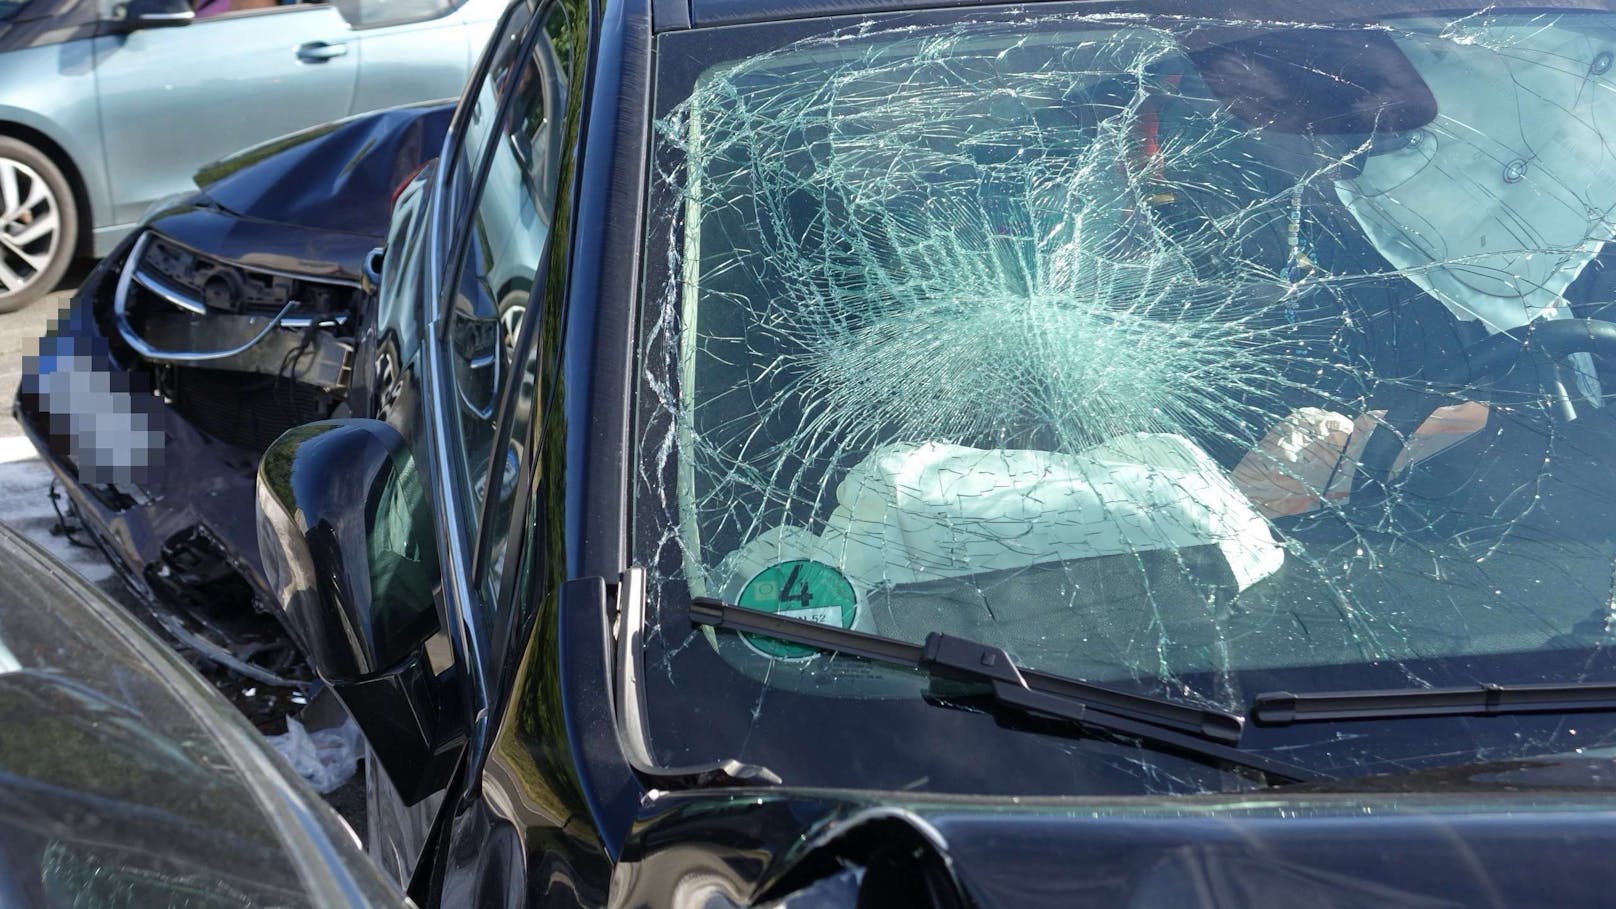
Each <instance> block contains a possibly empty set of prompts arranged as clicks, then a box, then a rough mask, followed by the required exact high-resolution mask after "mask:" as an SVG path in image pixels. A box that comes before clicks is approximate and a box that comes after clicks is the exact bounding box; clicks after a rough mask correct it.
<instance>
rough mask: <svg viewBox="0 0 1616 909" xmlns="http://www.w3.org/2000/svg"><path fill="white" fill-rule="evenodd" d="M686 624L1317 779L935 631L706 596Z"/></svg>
mask: <svg viewBox="0 0 1616 909" xmlns="http://www.w3.org/2000/svg"><path fill="white" fill-rule="evenodd" d="M690 619H691V621H692V622H695V623H696V624H698V625H710V626H712V627H714V628H722V629H724V630H727V631H736V632H745V633H747V634H759V635H764V636H767V637H771V638H776V639H779V640H782V641H789V642H791V643H794V644H804V645H807V646H809V647H815V648H818V649H820V650H826V651H831V652H834V653H840V654H845V655H847V656H854V657H860V658H863V659H867V660H874V661H876V662H880V663H888V664H891V665H897V666H905V667H913V668H916V669H919V670H921V671H923V672H925V673H927V674H928V675H929V676H931V677H933V678H940V679H949V680H953V681H960V682H974V683H981V684H985V685H987V686H988V688H989V690H990V691H991V693H992V697H993V703H994V705H995V706H997V707H999V708H1001V709H1008V710H1011V711H1013V712H1015V713H1018V714H1020V715H1023V716H1027V717H1031V718H1038V719H1051V720H1060V721H1065V722H1068V723H1073V724H1077V725H1079V726H1086V727H1090V728H1092V729H1101V730H1105V731H1106V732H1110V733H1114V734H1117V735H1122V736H1127V737H1131V738H1135V739H1139V740H1141V741H1146V742H1150V743H1152V744H1154V745H1156V746H1159V747H1162V748H1165V749H1166V750H1170V751H1174V752H1177V753H1180V754H1183V755H1185V756H1187V757H1191V758H1194V759H1197V760H1199V761H1201V762H1203V763H1208V764H1213V765H1217V766H1229V767H1234V768H1240V769H1245V770H1251V771H1256V772H1257V773H1260V774H1262V775H1263V776H1264V777H1265V778H1267V780H1268V781H1269V782H1287V783H1290V782H1301V781H1304V780H1315V779H1320V778H1321V777H1320V775H1319V774H1316V773H1313V772H1312V771H1309V770H1306V769H1304V768H1301V767H1297V766H1295V765H1293V764H1288V763H1286V762H1284V761H1277V760H1273V759H1270V758H1266V757H1263V756H1261V755H1256V754H1252V753H1250V752H1246V751H1241V750H1240V749H1239V748H1237V747H1234V746H1235V745H1236V744H1237V743H1238V742H1239V741H1240V734H1241V732H1242V730H1243V729H1244V726H1245V718H1244V717H1241V716H1239V715H1238V714H1233V713H1226V712H1223V711H1218V710H1209V709H1204V708H1199V707H1190V706H1187V705H1184V704H1178V703H1175V702H1173V701H1169V700H1165V699H1161V698H1152V697H1147V696H1144V695H1138V694H1130V693H1128V692H1125V691H1117V690H1116V689H1113V688H1107V687H1105V686H1102V685H1096V684H1094V683H1092V682H1084V681H1080V680H1077V679H1070V678H1066V677H1064V676H1060V675H1054V674H1052V673H1047V672H1039V671H1036V670H1030V669H1022V668H1020V667H1018V666H1017V665H1016V664H1015V661H1014V660H1012V659H1011V658H1010V655H1009V654H1008V653H1006V652H1005V651H1004V650H1003V649H1002V648H999V647H994V646H992V645H991V644H982V643H979V642H976V641H971V640H968V639H965V638H960V637H955V636H953V635H949V634H943V633H941V632H936V631H934V632H932V633H931V634H928V635H927V636H926V643H925V644H911V643H909V642H908V641H900V640H897V639H895V638H887V637H882V636H880V635H875V634H866V633H864V632H861V631H852V630H850V629H846V628H838V627H836V626H834V625H821V624H820V623H818V622H811V621H807V620H805V619H796V618H792V617H790V616H783V615H777V614H775V613H769V612H760V611H758V610H755V609H747V608H746V607H744V606H737V605H735V604H734V603H728V602H725V601H723V600H717V599H713V598H711V597H696V598H694V599H693V600H692V601H691V605H690Z"/></svg>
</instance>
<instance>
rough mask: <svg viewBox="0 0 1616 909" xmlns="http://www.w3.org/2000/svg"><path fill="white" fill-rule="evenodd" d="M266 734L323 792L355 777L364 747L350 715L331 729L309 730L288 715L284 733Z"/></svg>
mask: <svg viewBox="0 0 1616 909" xmlns="http://www.w3.org/2000/svg"><path fill="white" fill-rule="evenodd" d="M265 738H266V739H268V740H269V744H270V745H271V746H273V747H274V749H275V750H276V751H278V752H280V755H281V757H283V758H285V759H286V762H287V763H288V764H291V765H292V769H293V770H295V771H297V775H298V776H301V777H302V778H303V779H305V780H307V781H308V783H309V785H310V786H313V787H314V791H316V792H318V793H320V794H321V795H325V794H328V793H331V792H335V791H336V790H338V789H340V788H342V786H343V784H345V783H347V782H348V781H349V780H350V779H353V775H354V770H355V769H356V768H357V767H358V764H359V758H360V755H361V753H362V750H363V748H364V744H363V742H362V741H361V739H360V736H359V727H358V725H356V724H355V723H354V721H353V720H351V719H349V720H345V721H344V722H343V723H342V725H340V726H336V727H333V728H331V729H316V730H315V731H313V732H309V731H308V730H306V729H304V728H303V724H302V723H299V722H298V721H297V720H296V719H293V718H292V717H287V718H286V732H285V733H284V734H282V735H269V736H265Z"/></svg>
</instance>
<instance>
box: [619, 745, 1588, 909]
mask: <svg viewBox="0 0 1616 909" xmlns="http://www.w3.org/2000/svg"><path fill="white" fill-rule="evenodd" d="M1612 782H1616V772H1613V771H1612V768H1611V767H1610V764H1609V762H1608V761H1605V760H1598V761H1595V760H1544V761H1527V762H1511V763H1508V764H1493V765H1480V766H1476V767H1472V768H1468V769H1466V770H1462V771H1452V772H1440V773H1426V774H1415V775H1410V776H1406V777H1384V778H1379V779H1371V780H1364V781H1360V782H1356V783H1354V784H1352V785H1351V786H1350V787H1348V788H1342V787H1335V789H1333V790H1331V789H1327V788H1324V787H1292V788H1291V789H1287V790H1261V791H1255V792H1251V793H1247V794H1244V795H1232V796H1207V797H1171V798H1165V797H1164V798H1150V797H1141V798H1134V799H1117V798H1107V799H1068V800H1053V801H1051V800H1041V801H1016V802H1011V801H1010V800H1006V799H993V800H990V799H971V798H930V799H929V798H925V797H913V798H910V797H907V796H905V797H903V798H901V799H900V798H898V796H897V795H895V794H888V795H889V798H887V799H883V800H877V799H873V798H870V797H869V796H868V795H855V794H849V793H798V794H792V793H787V792H777V793H766V794H760V793H757V792H752V793H748V794H747V795H746V796H744V797H726V798H719V797H715V796H713V795H711V794H709V795H707V796H705V797H701V796H697V795H693V794H692V795H681V796H673V797H664V798H662V799H660V800H659V801H658V803H657V808H656V810H654V811H653V812H649V813H648V814H647V815H646V816H645V817H644V818H642V821H641V823H640V824H639V825H638V826H637V827H636V829H635V831H634V833H633V835H632V836H631V838H630V841H629V842H628V843H627V844H626V845H625V849H624V854H623V859H624V861H625V863H627V864H628V865H629V866H630V867H631V868H632V869H633V873H632V874H631V875H629V876H628V878H629V879H630V880H631V881H632V882H633V884H632V888H633V891H634V892H635V893H641V894H644V895H646V896H647V897H649V895H650V894H653V893H656V892H662V893H688V894H689V895H693V896H694V895H701V896H703V897H704V898H705V897H708V896H711V897H714V898H719V899H720V901H719V902H716V903H710V904H712V905H723V900H728V901H729V902H732V903H734V904H737V905H748V904H752V903H758V904H765V905H767V904H770V903H771V902H772V901H775V900H784V902H783V903H780V904H779V905H783V906H791V905H794V904H797V903H794V901H795V900H797V899H798V896H796V895H802V894H810V893H812V892H813V890H814V889H815V888H816V887H835V886H840V887H842V888H844V890H843V895H846V893H847V892H848V891H847V890H846V889H845V888H849V887H851V888H853V889H855V890H856V889H858V888H863V894H862V899H863V901H864V902H868V901H869V900H871V899H877V900H884V899H886V897H885V896H883V895H882V894H884V893H885V892H886V890H885V888H887V887H890V886H892V883H891V882H893V881H909V882H910V883H911V885H912V884H913V882H916V881H923V880H932V881H933V883H934V886H931V889H933V890H934V891H936V892H945V893H947V894H950V895H952V896H953V897H957V898H958V900H959V904H960V905H976V906H982V907H1024V906H1051V907H1053V906H1062V907H1088V906H1095V907H1098V906H1106V907H1157V906H1160V907H1194V909H1213V907H1217V909H1223V907H1236V906H1239V907H1248V906H1301V905H1305V906H1310V907H1328V909H1346V907H1371V906H1373V907H1387V906H1397V907H1438V906H1481V905H1485V906H1543V905H1554V906H1599V905H1606V904H1608V885H1607V884H1606V882H1605V880H1604V875H1603V873H1602V872H1601V871H1600V869H1601V868H1603V867H1604V864H1605V862H1606V861H1607V857H1608V856H1609V855H1610V854H1611V850H1612V849H1613V848H1616V789H1613V788H1612V787H1611V784H1612ZM704 855H705V856H707V857H703V856H704ZM713 859H718V860H717V861H715V860H713ZM724 869H729V870H728V871H725V870H724ZM838 880H839V881H840V883H837V882H838ZM692 887H698V888H699V887H706V888H708V890H707V891H705V892H704V893H703V894H694V893H690V891H691V888H692ZM788 897H789V898H788ZM629 902H632V900H630V901H629ZM653 902H655V900H654V899H653ZM800 904H801V905H816V904H817V903H816V902H815V901H814V900H813V899H803V900H801V901H800ZM825 904H826V905H834V904H838V903H837V901H836V900H834V899H833V900H831V901H830V902H828V903H825ZM861 904H862V902H861ZM872 904H875V903H872ZM942 904H943V905H947V904H948V900H944V901H943V903H942Z"/></svg>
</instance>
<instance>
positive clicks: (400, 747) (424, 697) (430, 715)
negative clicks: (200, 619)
mask: <svg viewBox="0 0 1616 909" xmlns="http://www.w3.org/2000/svg"><path fill="white" fill-rule="evenodd" d="M425 509H426V501H425V498H424V495H423V493H422V489H421V486H420V481H419V477H418V475H417V474H416V473H415V464H414V458H413V457H412V456H411V455H410V452H409V449H408V447H407V445H406V443H405V441H404V439H403V437H402V436H400V435H399V434H398V431H397V430H395V429H394V428H393V427H391V426H389V425H388V424H386V423H383V422H381V421H379V420H363V419H354V420H334V421H326V422H322V423H311V424H309V425H307V426H303V427H299V428H297V429H293V430H291V431H289V432H287V433H286V434H285V435H283V436H282V437H281V438H280V439H279V440H278V441H276V442H275V444H273V445H271V446H270V448H269V450H268V451H267V452H265V453H264V458H263V461H262V462H261V466H260V467H259V473H258V528H259V531H258V539H259V541H260V546H261V548H262V556H263V560H264V567H265V572H266V574H267V576H268V580H269V583H270V586H271V587H272V588H273V589H274V590H275V592H276V600H275V602H276V603H277V604H279V606H280V607H281V610H282V612H281V622H282V624H283V625H284V626H285V627H286V628H287V630H288V631H290V632H291V633H292V635H293V637H295V638H296V639H297V640H298V642H299V644H300V645H301V647H302V650H303V653H304V655H305V656H306V657H307V658H308V660H309V663H310V665H311V666H313V667H314V669H315V670H316V671H317V672H318V673H319V674H320V675H321V676H322V677H323V678H325V679H326V680H327V681H328V682H330V683H331V685H332V687H333V688H334V689H335V690H336V691H337V694H338V695H339V696H340V697H341V698H342V700H343V703H344V704H346V705H347V707H348V711H349V713H351V714H352V715H353V717H354V719H355V720H356V721H357V722H358V723H359V726H360V729H361V731H363V732H364V733H365V738H366V739H367V740H368V741H369V743H370V745H371V748H372V749H373V750H374V751H375V752H376V754H377V755H378V756H379V758H380V760H381V761H382V763H383V765H384V766H385V767H386V768H387V771H388V773H389V775H390V776H391V778H392V780H393V783H394V785H395V786H396V787H397V789H398V790H399V792H400V793H401V795H402V796H403V798H404V799H405V800H406V801H407V802H414V801H419V800H420V799H421V798H423V797H425V796H426V795H427V794H429V793H431V792H434V791H436V790H438V789H441V788H442V787H443V785H444V784H445V782H446V781H447V776H448V772H449V770H450V769H451V767H452V763H453V760H454V758H455V757H456V756H457V754H458V750H459V747H460V745H461V727H462V722H461V719H460V716H459V711H458V709H457V707H458V704H457V703H456V699H455V697H454V694H455V692H454V686H453V682H452V677H451V678H447V679H439V678H438V677H436V676H435V675H434V673H433V672H432V670H431V667H430V664H429V661H428V659H427V657H426V655H425V653H424V651H423V645H424V644H425V642H426V639H427V638H428V637H430V636H431V635H432V634H433V633H434V632H435V631H437V629H438V616H437V611H436V610H435V609H434V608H433V605H432V604H433V597H432V589H433V588H434V587H435V586H436V585H437V583H438V582H437V578H436V572H437V565H438V558H437V552H435V551H434V550H433V549H432V547H431V540H432V536H431V534H430V533H428V532H425V526H424V525H425V524H426V523H427V521H428V517H427V514H426V511H425ZM405 541H411V542H412V543H415V544H416V545H418V546H419V548H416V545H411V546H406V545H403V544H404V542H405Z"/></svg>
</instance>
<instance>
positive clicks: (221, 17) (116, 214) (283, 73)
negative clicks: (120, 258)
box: [0, 0, 505, 312]
mask: <svg viewBox="0 0 1616 909" xmlns="http://www.w3.org/2000/svg"><path fill="white" fill-rule="evenodd" d="M264 2H267V0H197V2H196V9H193V8H192V5H191V3H189V2H187V0H128V2H114V0H0V312H9V311H12V310H15V309H19V308H21V307H23V306H26V305H27V304H28V303H30V302H32V301H33V300H35V299H37V298H39V297H40V296H43V295H44V294H45V293H46V292H47V291H49V290H50V289H51V288H52V286H54V285H55V283H56V282H57V281H58V280H59V279H60V278H61V276H62V274H63V272H64V271H66V269H67V265H68V263H69V261H71V260H72V258H73V257H74V256H75V255H97V256H99V255H103V254H105V253H106V252H107V251H109V250H110V249H111V248H112V246H113V245H114V244H116V243H117V241H118V240H119V239H120V238H121V237H123V236H124V234H126V233H127V232H128V231H129V229H130V228H131V227H133V225H134V223H135V221H136V220H137V219H138V218H139V217H140V215H141V213H142V212H143V211H145V209H146V208H147V207H148V206H150V205H151V204H152V202H153V201H155V200H157V199H160V198H162V197H164V196H167V195H169V194H172V193H175V192H179V191H182V190H185V189H189V188H190V187H191V175H192V173H193V172H194V171H195V170H196V169H197V168H198V167H199V166H201V165H202V164H204V163H206V162H208V161H212V160H214V159H216V158H219V157H222V156H224V155H226V154H229V153H230V152H233V151H236V150H238V149H241V148H244V147H246V146H250V145H253V144H255V143H260V142H264V141H266V140H269V139H271V138H273V137H276V136H281V135H284V134H286V133H290V132H293V131H295V130H298V129H302V128H304V127H308V126H313V125H315V124H319V123H324V122H327V121H330V120H336V119H340V118H342V117H345V116H348V115H350V114H357V113H363V112H366V111H371V110H376V109H379V108H383V107H390V106H393V105H397V104H405V103H409V102H413V101H425V100H432V99H437V98H448V97H452V96H455V95H458V94H459V93H460V90H461V87H462V86H463V85H464V83H465V80H466V76H467V73H468V72H469V70H470V67H471V65H472V63H473V62H474V61H475V60H476V58H477V55H478V54H479V53H480V52H481V50H482V47H483V45H484V44H485V43H486V41H487V38H488V34H489V32H490V30H491V29H492V27H493V22H494V19H495V18H497V16H498V15H499V13H500V12H501V11H502V10H503V8H504V6H505V4H504V2H503V0H336V2H333V3H330V4H326V3H295V4H290V5H284V4H283V5H275V6H267V7H264V6H260V5H259V4H262V3H264ZM248 4H251V6H250V7H249V8H243V7H244V6H247V5H248Z"/></svg>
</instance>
